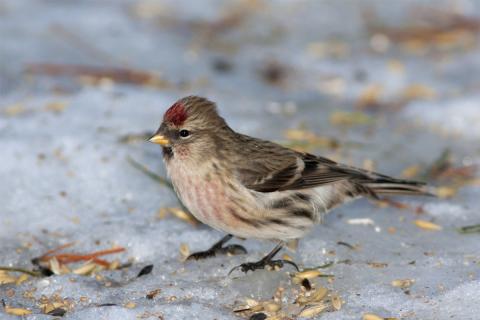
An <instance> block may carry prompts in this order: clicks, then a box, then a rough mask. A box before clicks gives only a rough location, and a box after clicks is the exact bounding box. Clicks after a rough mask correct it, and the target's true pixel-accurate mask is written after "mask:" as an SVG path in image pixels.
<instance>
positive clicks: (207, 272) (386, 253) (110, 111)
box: [0, 0, 480, 320]
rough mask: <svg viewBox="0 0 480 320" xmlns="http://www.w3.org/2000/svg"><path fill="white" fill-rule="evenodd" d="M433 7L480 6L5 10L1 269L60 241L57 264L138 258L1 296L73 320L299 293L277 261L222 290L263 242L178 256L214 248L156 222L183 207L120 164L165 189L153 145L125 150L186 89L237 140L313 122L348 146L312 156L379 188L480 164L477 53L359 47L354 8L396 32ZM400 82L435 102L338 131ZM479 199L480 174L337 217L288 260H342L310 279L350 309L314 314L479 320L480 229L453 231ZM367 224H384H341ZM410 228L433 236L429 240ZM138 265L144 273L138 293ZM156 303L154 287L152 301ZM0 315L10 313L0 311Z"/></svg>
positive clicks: (236, 4) (418, 102) (177, 5)
mask: <svg viewBox="0 0 480 320" xmlns="http://www.w3.org/2000/svg"><path fill="white" fill-rule="evenodd" d="M432 4H433V5H434V6H435V8H437V9H442V8H443V9H444V10H447V11H448V10H458V11H459V12H461V13H464V14H467V15H468V16H472V17H475V16H476V17H477V19H480V10H479V8H480V2H478V1H476V2H474V1H466V0H465V1H456V2H449V1H431V2H429V1H421V2H420V4H418V1H417V3H415V1H397V2H393V1H353V0H352V1H333V0H332V1H258V2H255V1H251V2H249V1H231V2H228V4H227V2H226V1H225V2H224V1H198V2H197V1H178V0H177V1H145V0H141V1H125V0H124V1H117V0H116V1H87V0H86V1H47V0H38V1H26V0H25V1H23V0H0V39H1V41H0V92H1V95H0V150H1V151H0V164H1V165H0V257H1V259H0V265H2V266H16V267H23V268H27V269H29V268H32V265H31V264H30V259H31V258H33V257H37V256H39V255H41V254H42V253H44V252H46V251H47V250H49V249H51V248H54V247H57V246H59V245H62V244H65V243H69V242H75V246H74V247H72V248H69V249H68V250H66V252H81V253H86V252H93V251H97V250H102V249H107V248H110V247H112V246H121V247H124V248H126V252H125V253H122V254H117V255H112V256H106V257H105V259H107V260H109V261H112V260H113V259H120V261H121V262H127V261H128V260H129V259H132V261H133V264H132V266H131V267H129V268H125V269H122V270H113V271H102V272H100V276H101V277H97V278H96V277H95V276H92V277H88V276H80V275H73V274H66V275H59V276H51V277H46V278H29V279H28V280H27V281H25V282H24V283H22V284H20V285H15V284H8V285H0V299H3V300H4V301H5V303H6V304H7V305H8V306H11V307H19V308H27V309H30V310H32V311H33V314H32V315H30V316H28V317H27V318H28V319H51V318H52V317H51V316H49V315H44V314H42V311H41V309H40V308H39V299H40V298H41V297H42V296H46V297H52V295H54V294H57V295H59V296H60V297H62V298H64V299H68V300H69V301H71V302H73V307H72V309H69V310H68V312H67V314H66V315H65V316H64V318H67V319H137V318H142V317H143V318H151V319H154V318H161V317H163V318H164V319H237V318H240V317H241V316H239V315H235V314H234V313H233V309H234V308H235V306H237V305H241V304H242V303H244V302H245V299H246V298H252V299H255V300H269V299H271V298H272V296H273V294H274V292H275V290H277V288H278V287H279V286H285V287H289V286H293V287H295V285H292V284H290V280H289V276H288V274H287V272H288V271H291V269H290V268H288V267H286V268H284V269H283V270H281V271H279V272H269V271H258V272H255V273H249V274H247V275H242V274H233V275H231V276H227V273H228V271H229V270H230V269H231V268H232V267H233V266H235V265H238V264H240V263H242V262H244V261H246V260H250V261H254V260H257V259H259V258H261V257H262V255H264V254H265V253H266V252H268V251H269V250H270V249H271V248H272V247H273V245H274V244H273V243H270V242H260V241H256V240H245V241H242V240H238V239H236V240H235V242H236V243H241V244H242V245H244V246H245V247H246V248H247V249H248V250H249V253H248V255H246V256H235V257H225V256H221V257H216V258H214V259H210V260H206V261H201V262H198V263H197V262H183V261H182V256H181V254H180V250H179V249H180V246H181V244H187V245H188V247H189V249H190V251H191V252H193V251H196V250H201V249H206V248H207V247H209V246H210V245H211V244H212V243H213V242H215V241H216V240H218V239H219V238H220V237H222V236H223V235H222V234H221V233H220V232H217V231H214V230H212V229H210V228H208V227H206V226H197V227H194V226H192V225H190V224H188V223H186V222H185V221H183V220H180V219H178V218H175V217H173V216H168V217H166V218H164V219H159V218H158V217H157V212H158V211H159V209H160V208H164V207H176V206H178V202H177V199H176V197H175V196H174V195H173V194H172V192H171V191H170V190H169V189H168V188H166V187H164V186H162V185H160V184H159V183H157V182H155V181H154V180H152V179H151V178H149V177H148V176H147V175H145V174H144V173H142V172H140V171H139V170H137V169H136V168H134V167H133V166H132V165H131V164H130V163H129V162H128V161H127V160H126V159H127V157H131V158H133V159H135V160H136V161H137V162H140V163H141V164H143V165H145V166H147V167H148V168H150V169H151V170H153V171H155V172H157V173H158V174H160V175H164V174H165V170H164V167H163V164H162V161H161V150H160V149H159V147H158V146H155V145H151V144H148V143H146V142H144V141H143V140H135V141H133V142H129V143H125V142H121V138H122V137H124V136H125V135H128V134H142V133H145V132H151V131H153V130H154V129H156V127H157V126H158V124H159V122H160V118H161V116H162V114H163V112H164V111H165V109H166V108H167V107H168V106H169V105H171V104H172V102H173V101H175V100H176V99H178V98H180V97H182V96H185V95H187V94H200V95H204V96H207V97H209V98H210V99H212V100H214V101H216V102H217V103H218V105H219V108H220V111H221V113H222V115H223V116H224V117H225V118H226V119H227V121H228V122H229V123H230V124H231V126H232V127H233V128H234V129H236V130H238V131H241V132H244V133H247V134H250V135H254V136H259V137H262V138H267V139H273V140H276V141H281V142H285V140H286V139H285V136H284V131H285V130H286V129H296V128H299V127H304V128H306V129H307V130H309V131H312V132H314V133H315V134H317V135H319V136H322V137H330V138H332V137H335V138H336V139H337V140H338V143H339V146H340V147H339V148H338V149H332V148H325V147H322V146H321V145H320V146H318V147H317V148H314V149H311V150H309V151H310V152H315V153H318V154H322V155H324V156H328V157H333V158H335V159H338V160H341V161H344V162H347V163H350V164H354V165H357V166H363V165H364V162H365V160H373V162H374V165H375V168H376V169H377V170H378V171H381V172H384V173H386V174H391V175H400V174H401V172H402V171H403V170H404V169H405V168H407V167H410V166H413V165H420V166H421V167H422V168H425V167H427V166H428V165H429V164H431V163H432V162H433V161H435V159H437V158H438V157H439V155H440V154H441V153H442V152H443V150H445V149H446V148H449V149H450V150H451V152H452V154H453V156H454V162H455V165H456V166H462V165H475V164H476V165H478V164H480V144H479V139H480V131H479V128H480V125H479V124H480V96H479V95H478V92H479V86H480V76H479V75H480V59H479V57H480V50H479V48H478V46H476V45H475V44H473V45H472V46H470V47H468V48H466V49H465V48H463V49H458V50H455V49H452V50H449V49H448V48H447V49H442V48H440V49H438V50H437V51H435V52H427V53H421V54H415V53H410V52H405V51H402V50H401V49H400V48H398V47H396V46H393V47H392V46H391V47H390V49H389V50H388V51H387V52H386V53H378V52H373V51H372V49H371V48H370V44H369V41H370V36H369V35H368V32H367V29H366V25H365V21H364V15H363V14H362V12H365V11H366V10H374V11H376V12H377V15H378V19H381V20H382V21H386V22H388V23H389V24H391V25H392V26H395V27H402V26H405V25H407V24H408V23H409V22H408V21H409V20H408V19H409V18H407V17H410V15H411V13H412V10H413V11H415V8H417V6H418V5H422V6H426V7H428V6H429V5H432ZM430 8H431V7H430ZM232 10H237V11H235V12H237V16H239V17H240V18H239V21H238V20H236V18H235V17H236V16H235V15H232V14H231V12H232ZM229 12H230V13H229ZM229 14H230V16H229ZM225 16H227V18H225V19H224V20H222V17H225ZM228 17H230V18H228ZM232 17H233V18H232ZM222 28H223V29H222ZM475 37H477V38H475V39H474V41H478V36H475ZM332 39H337V42H335V41H333V42H332ZM334 46H336V47H335V48H336V50H337V54H335V52H333V51H335V50H334V49H335V48H334ZM315 48H317V49H316V50H317V51H315ZM322 48H323V49H322ZM325 48H327V49H325ZM332 48H333V49H332ZM328 49H330V50H333V51H330V54H329V53H326V54H325V53H322V52H320V51H322V50H324V51H323V52H325V50H327V51H328ZM443 50H445V51H443ZM332 52H333V53H332ZM219 61H220V62H219ZM273 61H275V63H277V64H280V65H281V66H285V67H284V68H285V69H284V71H280V72H279V74H276V72H275V71H271V72H270V77H271V78H275V76H276V75H278V76H279V77H280V78H281V79H280V80H279V82H274V83H267V82H266V81H265V80H263V79H262V77H261V76H260V71H259V70H263V69H265V68H268V65H269V64H270V65H272V63H273V64H274V62H273ZM42 62H48V63H64V64H78V65H90V66H101V67H127V68H134V69H138V70H146V71H150V72H153V73H155V74H157V75H158V76H159V77H161V78H162V79H165V80H166V81H168V82H169V85H167V86H156V87H155V86H139V85H128V84H112V83H111V82H108V81H103V82H102V83H100V84H98V83H97V84H96V85H94V84H91V82H90V84H89V83H87V80H85V79H84V78H82V79H79V78H72V77H68V76H67V77H59V76H54V77H51V76H42V75H31V74H27V73H25V72H24V70H25V68H26V67H27V66H28V65H31V64H34V63H42ZM399 65H400V66H401V67H400V66H399ZM395 66H397V67H395ZM282 72H283V73H282ZM283 75H285V77H283ZM273 80H275V79H273ZM411 84H417V85H422V86H423V88H429V90H431V91H433V94H428V92H431V91H428V90H427V93H426V94H424V95H427V96H428V97H425V96H423V97H420V98H422V99H420V98H419V99H413V101H411V102H407V104H406V106H404V108H398V109H395V108H394V111H388V112H382V111H377V112H376V111H368V112H366V114H367V115H368V116H369V117H371V118H373V119H374V120H373V122H370V121H368V123H364V124H360V125H358V126H353V127H346V128H345V127H341V126H338V125H332V124H331V123H330V121H329V119H330V115H331V114H332V113H334V112H338V111H352V110H356V109H355V106H356V105H357V100H358V97H359V96H360V95H361V94H362V92H364V90H366V88H367V87H369V86H371V85H380V86H382V87H383V92H384V94H385V96H384V97H383V98H382V99H384V100H385V101H386V102H388V101H390V99H392V100H395V99H396V98H398V96H399V95H400V94H401V92H403V90H405V88H406V87H407V86H409V85H411ZM424 93H425V92H424ZM367 163H368V161H367ZM432 183H433V184H441V183H438V182H436V181H432ZM478 186H479V183H478V180H477V182H476V183H471V184H468V185H466V186H465V187H463V188H460V189H459V192H458V193H457V194H456V195H455V196H454V197H452V198H448V199H435V198H400V199H396V200H399V201H402V202H403V203H406V204H408V205H409V206H410V207H411V208H417V207H420V206H423V211H424V213H422V214H419V215H417V214H416V213H415V212H412V211H415V210H402V209H397V208H395V207H393V206H389V207H386V208H381V207H379V206H376V205H374V204H372V203H371V202H369V201H367V200H359V201H356V202H353V203H350V204H348V205H346V206H343V207H340V208H338V209H336V210H334V211H333V212H332V213H331V214H330V215H329V216H328V217H326V219H325V223H324V224H323V225H321V226H318V227H317V228H316V229H315V230H314V231H313V232H312V233H311V234H309V235H308V236H307V237H306V238H305V239H303V240H302V241H301V242H300V245H299V247H298V249H297V251H296V252H295V253H292V252H288V251H287V253H288V254H289V255H291V256H292V257H293V258H294V260H295V261H296V262H297V263H298V264H299V265H300V266H301V267H313V266H318V265H323V264H325V263H327V262H330V261H333V262H342V263H336V264H334V265H333V266H331V267H330V268H328V269H325V270H324V272H325V273H328V274H333V275H334V276H335V278H334V280H333V281H330V282H329V281H327V279H325V278H319V279H316V280H313V282H314V283H315V284H316V286H325V287H327V288H329V289H331V290H333V291H334V292H336V293H337V294H338V295H339V296H340V297H341V298H342V299H343V300H344V302H345V303H344V305H343V306H342V308H341V310H340V311H335V312H333V310H329V311H328V312H324V313H323V314H321V315H319V316H318V318H321V319H360V318H361V317H362V315H363V314H365V313H374V314H377V315H380V316H383V317H396V318H399V319H400V318H401V319H463V320H465V319H479V318H480V303H479V301H480V300H479V299H480V278H479V275H480V272H479V267H480V266H479V261H480V234H471V235H463V234H459V233H458V232H457V231H456V228H458V227H461V226H465V225H472V224H478V223H480V202H479V201H478V199H479V197H480V190H479V187H478ZM363 218H369V219H371V220H373V221H374V224H375V225H374V226H372V225H359V224H349V223H348V221H349V219H363ZM415 219H422V220H428V221H433V222H434V223H436V224H438V225H441V226H442V227H443V229H442V230H441V231H427V230H423V229H420V228H418V227H417V226H415V225H414V224H413V221H414V220H415ZM338 242H347V243H349V244H352V245H354V246H355V247H356V249H355V250H352V249H350V248H348V247H346V246H343V245H339V244H338ZM370 262H378V263H385V264H386V265H385V266H384V267H383V268H374V267H372V264H371V263H370ZM369 263H370V264H369ZM148 264H153V265H154V269H153V272H152V273H151V274H149V275H146V276H143V277H141V278H138V279H136V278H135V276H136V274H137V273H138V272H139V271H140V270H141V268H142V267H144V266H145V265H148ZM13 275H15V276H18V275H19V274H13ZM396 279H414V280H415V283H414V284H413V285H412V286H411V287H410V288H408V289H401V288H397V287H393V286H392V285H391V282H392V280H396ZM155 289H160V290H161V291H160V293H159V294H158V295H157V296H156V297H155V298H154V299H152V300H148V299H146V298H145V296H146V294H147V293H148V292H150V291H152V290H155ZM297 289H299V286H298V285H297ZM287 291H288V290H287ZM26 292H31V293H32V295H31V296H30V297H29V295H28V294H25V293H26ZM288 292H289V294H290V295H291V294H292V293H291V291H288ZM289 299H290V300H289V302H288V303H291V302H292V300H291V299H292V296H290V297H289ZM129 302H130V304H129ZM131 302H133V303H135V304H132V303H131ZM100 304H115V305H113V306H103V307H99V306H98V305H100ZM129 307H130V308H129ZM0 318H2V319H15V318H16V317H15V316H12V315H8V314H6V313H4V311H3V308H1V307H0Z"/></svg>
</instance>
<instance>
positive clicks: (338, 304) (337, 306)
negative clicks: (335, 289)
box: [331, 294, 343, 311]
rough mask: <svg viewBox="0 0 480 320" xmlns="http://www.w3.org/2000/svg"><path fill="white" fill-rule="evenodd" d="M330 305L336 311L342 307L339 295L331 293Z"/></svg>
mask: <svg viewBox="0 0 480 320" xmlns="http://www.w3.org/2000/svg"><path fill="white" fill-rule="evenodd" d="M331 299H332V306H333V308H334V309H335V310H336V311H338V310H340V309H341V308H342V305H343V302H342V299H341V298H340V296H338V295H337V294H332V298H331Z"/></svg>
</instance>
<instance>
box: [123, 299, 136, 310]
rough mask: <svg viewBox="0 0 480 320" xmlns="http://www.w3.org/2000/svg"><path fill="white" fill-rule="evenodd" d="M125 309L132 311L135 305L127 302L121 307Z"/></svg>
mask: <svg viewBox="0 0 480 320" xmlns="http://www.w3.org/2000/svg"><path fill="white" fill-rule="evenodd" d="M123 306H124V307H125V308H127V309H133V308H135V307H136V306H137V304H136V303H135V302H133V301H129V302H127V303H125V304H124V305H123Z"/></svg>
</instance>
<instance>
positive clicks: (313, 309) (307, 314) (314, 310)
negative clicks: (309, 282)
mask: <svg viewBox="0 0 480 320" xmlns="http://www.w3.org/2000/svg"><path fill="white" fill-rule="evenodd" d="M327 308H328V305H327V304H325V303H318V304H315V305H312V306H309V307H307V308H305V309H303V310H302V312H300V313H299V314H298V316H299V317H304V318H313V317H315V316H317V315H319V314H320V313H322V312H323V311H325V310H327Z"/></svg>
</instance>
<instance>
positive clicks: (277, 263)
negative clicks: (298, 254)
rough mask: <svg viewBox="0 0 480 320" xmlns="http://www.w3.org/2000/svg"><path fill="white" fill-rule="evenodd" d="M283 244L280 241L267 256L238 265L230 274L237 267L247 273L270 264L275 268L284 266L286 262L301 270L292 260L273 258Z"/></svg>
mask: <svg viewBox="0 0 480 320" xmlns="http://www.w3.org/2000/svg"><path fill="white" fill-rule="evenodd" d="M283 245H284V243H283V242H279V243H278V244H277V245H276V246H275V248H273V250H272V251H271V252H270V253H269V254H267V255H266V256H265V257H263V258H262V259H261V260H259V261H257V262H246V263H242V264H241V265H239V266H236V267H235V268H233V269H232V270H230V272H229V273H228V274H231V273H232V272H233V271H235V270H237V269H240V270H241V271H242V272H245V273H247V272H248V271H255V270H258V269H265V267H266V266H269V267H271V268H273V269H275V268H282V267H283V266H284V265H285V263H287V264H290V265H292V266H294V267H295V269H297V271H299V269H298V266H297V265H296V264H295V263H294V262H292V261H289V260H283V259H279V260H273V257H275V255H276V254H277V253H278V252H279V251H280V250H281V249H282V248H283Z"/></svg>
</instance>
